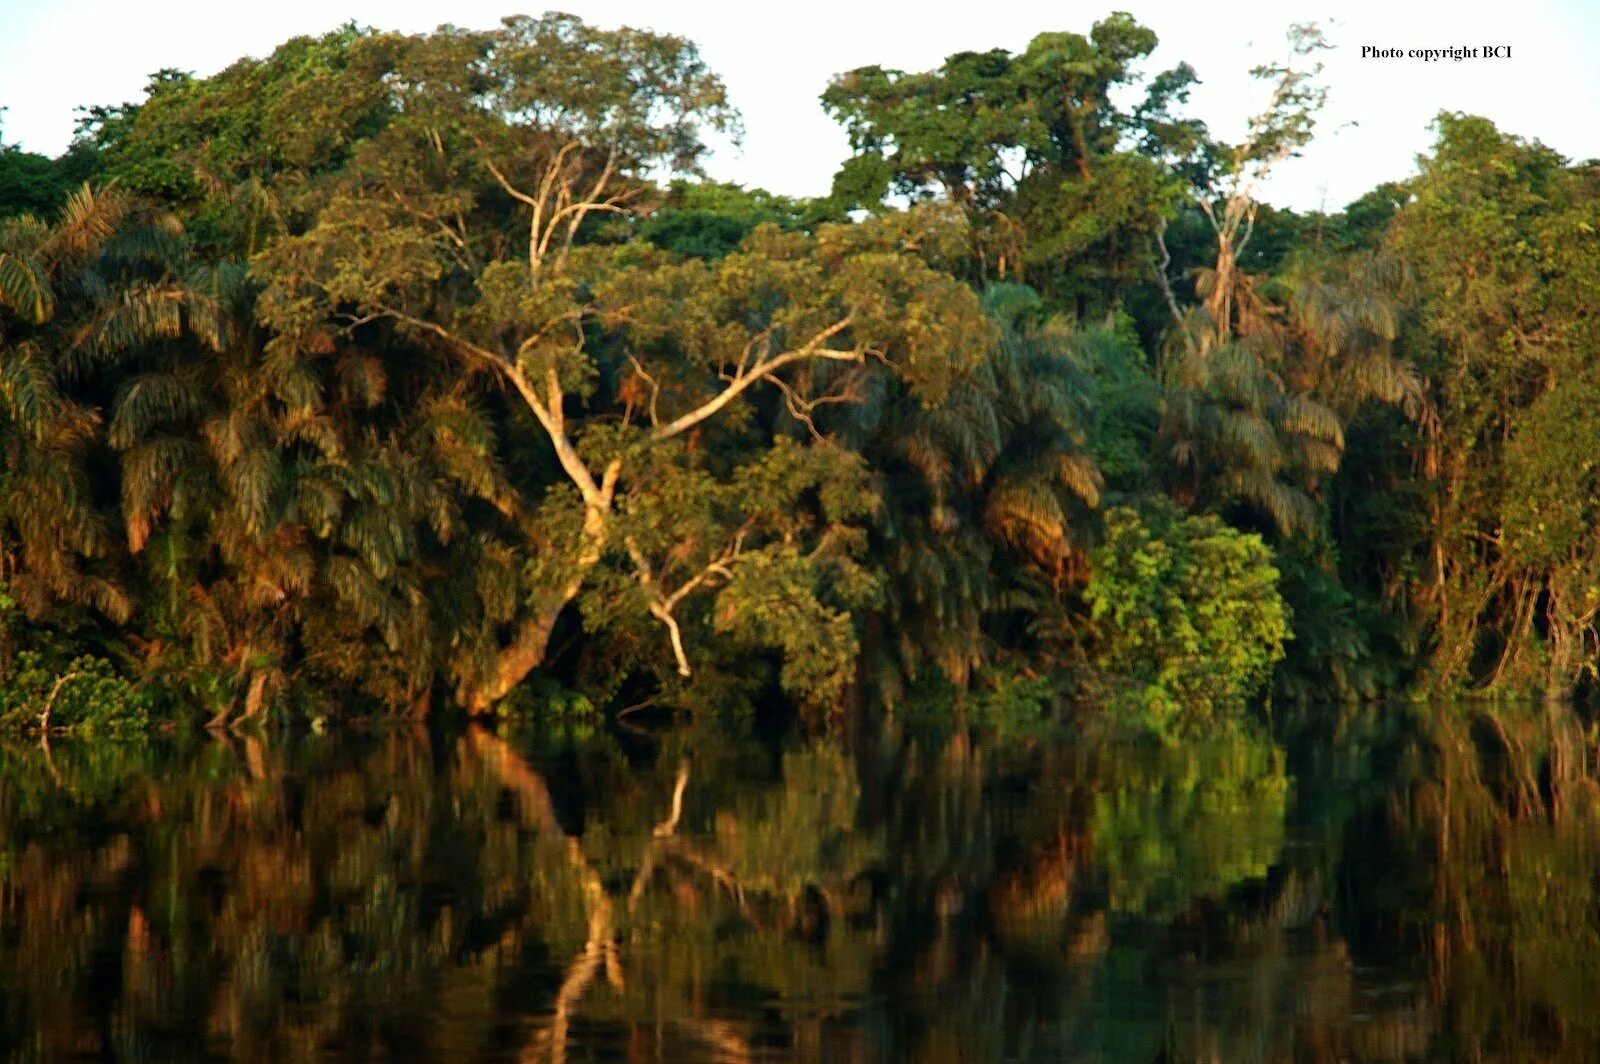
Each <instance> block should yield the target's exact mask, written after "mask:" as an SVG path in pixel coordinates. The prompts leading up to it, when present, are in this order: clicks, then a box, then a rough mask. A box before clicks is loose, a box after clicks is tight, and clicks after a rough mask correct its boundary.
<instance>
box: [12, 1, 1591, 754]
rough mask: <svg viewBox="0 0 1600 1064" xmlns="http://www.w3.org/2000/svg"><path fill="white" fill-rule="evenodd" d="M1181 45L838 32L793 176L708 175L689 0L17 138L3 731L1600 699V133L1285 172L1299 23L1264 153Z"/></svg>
mask: <svg viewBox="0 0 1600 1064" xmlns="http://www.w3.org/2000/svg"><path fill="white" fill-rule="evenodd" d="M1156 43H1157V42H1156V38H1155V35H1154V34H1153V33H1152V32H1151V31H1150V30H1149V29H1148V28H1146V27H1144V26H1141V25H1140V24H1139V23H1137V22H1136V21H1135V20H1134V19H1133V18H1132V17H1130V16H1128V15H1126V14H1121V13H1118V14H1113V15H1110V16H1108V17H1107V18H1105V19H1103V20H1101V21H1100V22H1098V23H1096V24H1095V25H1094V26H1093V27H1092V28H1091V29H1090V30H1089V31H1088V33H1087V34H1082V33H1074V32H1050V33H1043V34H1041V35H1039V36H1038V37H1037V38H1035V39H1034V40H1033V41H1032V42H1031V43H1030V44H1029V45H1028V47H1027V48H1026V49H1024V50H1023V51H1021V52H1019V53H1015V54H1013V53H1009V52H1006V51H1004V50H991V51H986V52H966V53H961V54H958V55H953V56H951V57H949V58H948V59H947V60H946V61H945V62H944V63H943V64H942V65H941V66H940V67H938V68H937V69H934V70H930V71H923V72H907V71H897V70H887V69H883V68H881V67H865V68H861V69H858V70H854V71H849V72H847V73H844V74H841V75H840V76H838V77H837V78H835V79H834V80H833V82H832V83H831V84H830V85H828V86H826V87H825V91H824V92H823V93H822V105H823V106H824V107H825V108H826V109H827V110H828V112H829V113H830V114H832V115H833V116H834V117H836V118H837V119H838V120H839V121H840V122H841V123H842V124H843V125H844V127H845V129H846V130H847V132H848V134H849V143H850V148H851V155H850V157H849V158H847V159H844V160H841V163H840V167H839V170H838V175H837V177H836V179H835V182H834V185H833V189H832V191H831V192H830V193H829V195H827V196H825V197H820V198H817V199H814V200H795V199H789V198H786V197H781V196H776V195H772V194H769V193H766V192H763V191H761V190H756V189H745V188H741V187H738V186H734V185H726V184H719V183H716V182H712V181H709V180H708V179H706V178H705V176H704V174H703V171H702V168H701V163H702V161H703V160H704V157H705V154H706V151H707V148H706V143H707V139H708V137H711V136H713V135H717V136H720V135H733V136H737V134H738V131H739V119H738V115H737V114H736V113H735V112H734V110H733V108H732V107H731V105H730V103H729V100H728V98H727V93H726V91H725V88H724V86H723V84H722V82H721V81H720V80H719V79H718V77H717V76H716V74H715V73H714V72H713V71H711V70H710V69H709V68H708V67H707V66H706V65H705V63H704V62H703V61H702V59H701V57H700V55H699V53H698V51H697V50H696V48H695V46H694V45H693V43H691V42H689V41H687V40H684V39H682V38H679V37H674V36H671V35H666V34H659V33H654V32H649V31H644V30H637V29H630V28H621V29H604V28H600V27H595V26H590V25H587V24H586V23H584V22H582V21H581V20H579V19H577V18H575V17H572V16H569V15H561V14H547V15H545V16H542V17H538V18H533V17H524V16H519V17H515V18H509V19H507V20H505V22H504V23H503V24H501V25H500V26H499V27H497V28H494V29H490V30H467V29H460V28H455V27H450V26H446V27H441V28H440V29H439V30H437V31H435V32H433V33H428V34H418V35H403V34H395V33H386V32H380V31H376V30H368V29H361V28H357V27H354V26H351V27H346V28H344V29H341V30H339V31H336V32H334V33H331V34H328V35H326V36H323V37H320V38H315V39H312V38H297V39H295V40H292V41H289V42H288V43H286V44H284V45H282V46H281V47H280V48H278V49H277V50H276V51H275V52H273V53H272V54H271V55H270V56H268V57H267V58H265V59H246V60H241V61H240V62H238V63H236V64H235V65H233V66H232V67H229V68H228V69H226V70H224V71H223V72H221V73H219V74H217V75H215V76H212V77H208V78H196V77H192V76H190V75H187V74H183V73H181V72H177V71H162V72H160V73H158V74H156V75H155V76H154V77H153V78H152V79H151V82H150V84H149V87H148V92H147V95H146V97H145V98H144V99H143V100H142V101H139V102H137V103H129V104H123V105H115V106H97V107H92V108H89V109H87V110H86V111H85V112H84V118H83V120H82V122H81V124H80V128H79V132H78V137H77V140H76V142H75V143H74V144H73V146H72V147H71V149H70V150H69V151H68V152H66V153H65V154H64V155H63V156H62V157H61V158H59V159H54V160H51V159H45V158H42V157H39V156H35V155H29V154H27V153H25V152H22V151H20V150H18V149H15V148H0V677H3V678H4V683H3V685H0V723H4V725H5V726H7V727H12V728H19V727H81V728H93V727H101V728H104V727H112V726H115V725H116V723H117V722H118V721H126V720H128V719H141V720H142V719H150V718H154V719H175V720H196V721H200V720H210V721H213V722H219V723H220V722H225V721H235V722H237V721H239V720H245V719H267V718H269V717H276V718H278V719H301V718H304V719H316V718H323V717H329V716H333V715H359V714H372V713H378V714H402V715H413V716H420V715H424V714H427V713H430V712H436V711H447V710H450V709H456V708H458V709H462V710H465V711H468V712H471V713H474V714H482V713H489V712H499V713H502V714H508V715H523V714H527V715H535V716H537V715H548V714H559V713H573V712H583V711H593V709H594V708H595V707H602V708H603V707H615V708H617V709H624V708H626V709H627V710H632V709H634V708H636V707H638V706H641V705H655V706H661V707H667V708H679V709H691V710H692V709H694V708H696V707H701V706H711V705H715V706H719V707H729V706H738V705H747V704H756V703H760V702H764V701H771V700H772V699H774V698H776V697H779V696H781V697H782V698H783V699H784V700H786V701H787V702H789V703H791V704H793V705H795V706H798V707H800V708H801V709H802V710H803V711H804V712H807V713H810V714H813V715H830V714H831V715H841V714H849V713H851V712H854V711H856V710H857V709H858V708H859V707H861V706H864V705H869V704H887V705H889V706H893V707H900V706H905V707H907V709H908V710H910V709H920V710H923V711H929V712H934V711H940V710H941V708H942V707H949V708H950V709H951V711H952V712H954V713H955V714H956V715H957V716H958V718H959V719H963V720H966V721H969V722H971V723H974V724H988V725H990V726H995V727H1000V726H1015V725H1016V722H1017V721H1019V720H1022V721H1027V720H1034V719H1040V718H1043V717H1046V716H1050V715H1052V714H1057V715H1061V714H1067V715H1071V716H1072V717H1074V718H1075V719H1080V720H1083V721H1091V720H1092V721H1096V722H1099V723H1102V724H1112V725H1117V726H1121V725H1129V726H1134V727H1154V728H1157V729H1159V730H1161V731H1163V732H1167V733H1172V734H1177V733H1183V732H1185V731H1191V730H1194V729H1198V728H1204V727H1210V726H1213V725H1214V724H1216V723H1219V722H1222V723H1226V722H1228V721H1233V720H1238V719H1241V717H1242V715H1243V714H1245V713H1246V712H1248V710H1249V708H1250V707H1251V706H1252V705H1253V704H1254V703H1255V702H1256V701H1257V700H1259V698H1260V697H1261V696H1262V694H1263V693H1264V692H1267V691H1270V692H1271V693H1272V695H1273V696H1274V697H1277V698H1279V699H1286V698H1287V699H1295V698H1310V697H1314V696H1316V697H1326V696H1329V695H1332V696H1335V697H1339V698H1345V699H1357V698H1371V697H1375V696H1377V695H1379V694H1381V693H1386V692H1392V691H1394V690H1396V689H1399V688H1400V687H1401V686H1403V685H1420V686H1431V687H1436V688H1451V689H1473V690H1478V691H1482V692H1487V693H1516V692H1527V691H1534V690H1538V691H1545V692H1549V693H1551V694H1553V695H1554V696H1556V697H1567V696H1573V695H1577V696H1580V697H1581V696H1583V695H1586V694H1587V693H1588V692H1589V691H1590V689H1591V688H1592V686H1593V679H1594V677H1595V669H1596V665H1597V663H1600V625H1597V619H1600V535H1597V534H1596V520H1597V518H1600V502H1597V500H1600V490H1597V489H1600V470H1597V467H1596V462H1597V460H1600V459H1597V458H1596V455H1597V453H1600V450H1597V448H1600V429H1596V428H1595V427H1593V426H1594V425H1595V421H1594V419H1593V418H1592V417H1590V416H1588V415H1589V412H1590V411H1592V410H1593V409H1594V408H1595V406H1596V405H1597V403H1600V372H1597V370H1596V368H1595V365H1594V358H1593V352H1594V351H1595V348H1596V342H1597V340H1600V329H1597V316H1596V311H1595V307H1596V306H1597V305H1600V300H1597V296H1600V291H1597V289H1600V242H1597V241H1596V240H1595V239H1594V233H1595V230H1596V227H1597V226H1600V171H1597V170H1596V169H1595V167H1594V166H1593V165H1588V164H1585V165H1574V164H1572V163H1571V162H1569V161H1568V160H1566V159H1563V158H1562V157H1560V156H1559V155H1558V154H1556V153H1555V152H1553V151H1551V150H1549V149H1548V148H1546V147H1544V146H1542V145H1540V144H1538V143H1536V142H1530V141H1527V140H1523V139H1520V138H1518V137H1516V136H1513V135H1511V134H1508V133H1506V132H1503V131H1501V130H1498V129H1496V128H1495V127H1494V126H1493V125H1492V124H1491V123H1490V122H1488V121H1486V120H1484V119H1481V118H1476V117H1472V116H1468V115H1460V114H1443V115H1441V116H1439V118H1438V121H1437V124H1436V138H1437V139H1436V142H1435V144H1434V147H1433V149H1432V150H1431V152H1430V153H1428V154H1427V155H1426V156H1425V157H1424V158H1423V159H1422V160H1421V165H1420V172H1419V173H1418V175H1417V176H1416V177H1414V178H1412V179H1409V180H1407V181H1405V182H1399V183H1395V184H1389V185H1384V186H1382V187H1380V188H1378V189H1375V190H1374V191H1373V192H1372V193H1370V194H1368V195H1367V196H1365V197H1363V198H1362V199H1361V200H1358V201H1357V202H1355V203H1353V204H1351V205H1350V206H1349V207H1348V208H1347V209H1346V210H1344V211H1343V212H1340V213H1337V214H1305V215H1302V214H1296V213H1293V212H1289V211H1283V210H1277V209H1274V208H1272V207H1270V206H1269V205H1267V204H1264V203H1263V202H1262V201H1261V199H1260V198H1259V189H1260V185H1261V182H1262V180H1263V179H1264V178H1265V177H1267V176H1268V175H1269V174H1270V173H1271V171H1272V170H1273V168H1274V167H1276V166H1278V165H1279V164H1281V163H1282V162H1283V161H1284V160H1285V159H1287V158H1290V157H1291V156H1293V155H1294V154H1295V153H1296V152H1297V151H1298V150H1299V149H1300V148H1301V147H1303V146H1304V145H1305V144H1306V143H1308V141H1309V140H1310V138H1311V137H1312V136H1313V135H1314V133H1315V127H1316V119H1317V115H1318V112H1319V109H1320V107H1321V105H1322V103H1323V100H1324V98H1325V94H1326V88H1325V87H1324V86H1323V85H1322V83H1321V81H1320V77H1319V74H1320V67H1319V65H1318V63H1317V55H1318V53H1319V52H1320V51H1321V50H1322V49H1323V48H1325V47H1326V43H1325V42H1324V41H1323V40H1322V38H1321V36H1320V34H1319V33H1318V32H1317V30H1316V29H1315V27H1305V26H1297V27H1292V28H1291V29H1290V31H1289V34H1288V42H1287V48H1286V50H1285V58H1284V59H1283V60H1282V61H1281V62H1276V63H1269V64H1265V65H1263V66H1261V67H1258V68H1257V69H1256V70H1255V71H1253V72H1252V73H1253V74H1254V75H1255V76H1256V77H1257V78H1258V79H1260V82H1261V86H1262V89H1263V93H1264V99H1265V100H1266V103H1265V106H1264V109H1263V110H1262V112H1261V113H1259V114H1257V115H1255V116H1253V117H1250V119H1249V121H1248V122H1247V123H1246V126H1245V128H1246V133H1245V135H1244V139H1242V140H1241V141H1239V142H1237V143H1230V142H1224V141H1222V140H1219V139H1217V138H1216V137H1214V136H1213V135H1212V134H1211V132H1210V131H1209V130H1208V129H1207V128H1206V126H1205V125H1204V124H1203V123H1201V122H1199V121H1197V120H1195V119H1193V118H1192V117H1190V116H1188V115H1187V113H1186V111H1185V103H1186V99H1187V93H1188V89H1189V87H1190V85H1191V84H1192V83H1193V81H1194V73H1193V71H1192V69H1190V68H1189V67H1187V66H1186V65H1180V66H1178V67H1175V68H1173V69H1171V70H1167V71H1162V72H1154V71H1151V70H1149V69H1147V66H1146V63H1145V60H1146V59H1147V57H1148V56H1149V55H1150V54H1151V52H1152V51H1153V50H1154V48H1155V46H1156ZM819 88H823V87H819ZM1136 90H1139V91H1136ZM1140 91H1142V95H1141V94H1140ZM1129 101H1133V102H1129ZM1068 705H1070V706H1071V709H1070V710H1068V709H1065V708H1063V707H1065V706H1068Z"/></svg>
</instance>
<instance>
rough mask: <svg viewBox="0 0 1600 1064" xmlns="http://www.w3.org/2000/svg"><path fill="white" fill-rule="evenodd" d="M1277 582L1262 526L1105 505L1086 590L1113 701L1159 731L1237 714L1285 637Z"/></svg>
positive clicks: (1165, 509) (1095, 647)
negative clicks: (1101, 537)
mask: <svg viewBox="0 0 1600 1064" xmlns="http://www.w3.org/2000/svg"><path fill="white" fill-rule="evenodd" d="M1277 583H1278V571H1277V569H1276V568H1274V566H1273V564H1272V553H1271V551H1270V550H1268V549H1267V547H1266V545H1265V544H1263V543H1262V542H1261V539H1260V537H1258V536H1255V535H1250V534H1246V533H1242V532H1238V531H1235V530H1234V529H1231V528H1229V527H1228V526H1226V525H1224V524H1223V523H1222V522H1221V521H1219V520H1218V519H1217V518H1215V517H1209V516H1207V517H1184V516H1181V515H1179V514H1178V512H1177V511H1176V510H1174V509H1173V508H1172V507H1171V506H1170V505H1166V504H1154V503H1152V504H1151V505H1150V506H1148V507H1147V509H1146V510H1145V511H1144V512H1143V513H1140V512H1138V511H1135V510H1132V509H1129V508H1126V507H1118V508H1114V509H1112V510H1109V511H1107V513H1106V515H1105V542H1104V544H1103V545H1102V546H1101V547H1099V548H1098V549H1097V550H1096V551H1095V552H1094V556H1093V569H1092V573H1091V575H1090V578H1089V584H1088V587H1087V588H1086V589H1085V591H1084V597H1085V598H1086V600H1087V601H1088V603H1089V606H1090V611H1091V612H1090V616H1091V618H1092V619H1093V620H1094V621H1095V622H1096V631H1097V634H1096V637H1095V638H1094V640H1093V642H1092V643H1091V647H1092V653H1093V660H1094V663H1095V667H1096V668H1097V670H1098V671H1099V678H1098V684H1099V685H1100V686H1102V687H1103V689H1104V690H1105V691H1107V692H1108V693H1109V696H1110V701H1111V703H1112V706H1113V708H1114V709H1115V710H1117V711H1118V712H1119V713H1121V714H1125V715H1129V716H1131V718H1132V719H1133V720H1134V721H1135V722H1139V723H1149V724H1153V725H1155V726H1156V727H1157V728H1159V729H1160V730H1162V731H1163V732H1167V733H1183V732H1191V731H1195V730H1198V729H1203V728H1205V727H1208V726H1212V725H1216V724H1222V723H1228V722H1231V721H1236V720H1238V719H1239V718H1240V715H1241V714H1242V713H1243V711H1244V710H1245V708H1246V706H1247V704H1248V702H1249V700H1250V699H1251V698H1252V697H1253V696H1254V695H1255V694H1256V693H1257V692H1258V691H1259V690H1260V689H1261V686H1262V685H1263V684H1264V683H1265V682H1266V680H1267V678H1268V677H1269V675H1270V673H1271V669H1272V666H1273V664H1274V663H1276V662H1277V661H1278V660H1279V659H1281V658H1282V657H1283V643H1284V641H1285V640H1286V639H1287V638H1289V617H1288V612H1287V610H1286V609H1285V608H1284V604H1283V600H1282V599H1281V598H1280V597H1279V595H1278V589H1277ZM1141 718H1142V720H1141Z"/></svg>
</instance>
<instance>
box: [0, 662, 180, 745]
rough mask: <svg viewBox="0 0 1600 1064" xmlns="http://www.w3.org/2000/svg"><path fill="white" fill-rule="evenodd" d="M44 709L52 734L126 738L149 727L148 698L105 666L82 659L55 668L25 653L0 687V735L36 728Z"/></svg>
mask: <svg viewBox="0 0 1600 1064" xmlns="http://www.w3.org/2000/svg"><path fill="white" fill-rule="evenodd" d="M47 706H48V708H49V711H50V716H49V727H50V729H51V730H52V731H64V732H72V733H79V734H96V735H107V734H108V735H126V734H133V733H138V732H142V731H144V730H145V729H146V728H148V727H149V725H150V699H149V696H148V695H147V694H146V693H145V692H143V691H141V690H139V689H138V688H137V687H135V686H134V685H133V684H131V683H129V682H128V681H127V680H126V679H124V678H123V677H121V676H120V675H118V674H117V670H116V668H115V667H114V666H113V665H112V664H111V663H110V662H109V661H107V660H105V659H104V658H98V657H94V656H92V655H88V654H85V655H82V656H80V657H77V658H74V659H72V660H71V661H70V662H68V663H67V664H66V666H65V667H63V668H55V667H54V666H52V665H50V664H48V663H47V661H46V657H45V655H43V654H41V653H39V652H38V651H35V650H25V651H23V652H21V653H20V654H18V655H17V657H16V661H15V662H14V663H13V666H12V668H11V670H10V672H9V675H7V676H6V677H5V682H4V684H3V685H0V730H21V729H24V728H31V727H36V726H38V725H39V724H40V722H41V718H42V716H43V714H44V711H45V709H46V707H47Z"/></svg>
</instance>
